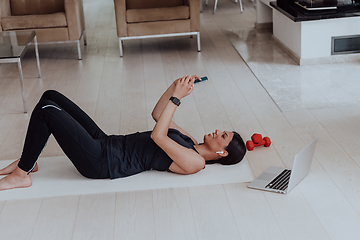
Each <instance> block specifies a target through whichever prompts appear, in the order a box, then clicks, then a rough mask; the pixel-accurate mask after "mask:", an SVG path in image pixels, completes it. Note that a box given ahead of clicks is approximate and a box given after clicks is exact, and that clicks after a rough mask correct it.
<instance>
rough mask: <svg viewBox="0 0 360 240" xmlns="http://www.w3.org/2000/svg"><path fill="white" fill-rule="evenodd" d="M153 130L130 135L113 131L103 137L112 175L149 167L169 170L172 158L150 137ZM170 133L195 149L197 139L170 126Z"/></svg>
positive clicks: (126, 173) (184, 144) (134, 172)
mask: <svg viewBox="0 0 360 240" xmlns="http://www.w3.org/2000/svg"><path fill="white" fill-rule="evenodd" d="M150 135H151V131H147V132H141V133H139V132H137V133H133V134H129V135H110V136H108V137H106V139H105V141H104V146H103V147H104V149H105V153H104V154H105V156H106V158H107V161H108V165H109V173H110V178H111V179H115V178H121V177H127V176H131V175H134V174H137V173H140V172H143V171H146V170H150V169H155V170H158V171H166V170H168V169H169V167H170V165H171V163H172V162H173V161H172V160H171V158H170V157H169V156H168V155H167V154H166V153H165V152H164V151H163V150H162V149H161V148H160V147H159V146H158V145H156V143H155V142H154V141H153V140H152V139H151V137H150ZM168 137H169V138H171V139H172V140H174V141H175V142H177V143H178V144H180V145H182V146H184V147H186V148H190V149H193V150H194V151H196V150H195V147H194V142H193V141H192V140H191V138H189V137H188V136H186V135H184V134H182V133H180V132H179V131H178V130H175V129H169V131H168Z"/></svg>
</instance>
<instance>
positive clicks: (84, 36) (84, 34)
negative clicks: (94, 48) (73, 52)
mask: <svg viewBox="0 0 360 240" xmlns="http://www.w3.org/2000/svg"><path fill="white" fill-rule="evenodd" d="M83 40H84V45H87V41H86V33H85V30H84V32H83Z"/></svg>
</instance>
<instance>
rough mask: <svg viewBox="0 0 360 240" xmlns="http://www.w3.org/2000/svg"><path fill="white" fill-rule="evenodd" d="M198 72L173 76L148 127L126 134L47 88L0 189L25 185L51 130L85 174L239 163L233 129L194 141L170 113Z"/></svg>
mask: <svg viewBox="0 0 360 240" xmlns="http://www.w3.org/2000/svg"><path fill="white" fill-rule="evenodd" d="M195 78H198V77H197V76H191V75H188V76H185V77H182V78H179V79H177V80H175V81H174V82H173V83H172V84H171V86H170V87H169V88H168V89H167V90H166V91H165V93H164V94H163V95H162V96H161V98H160V99H159V101H158V103H157V104H156V106H155V108H154V110H153V112H152V116H153V118H154V119H155V121H156V125H155V127H154V129H153V131H148V132H141V133H139V132H137V133H134V134H129V135H106V134H105V133H104V132H103V131H102V130H101V129H100V128H99V127H98V126H97V125H96V124H95V123H94V121H93V120H92V119H91V118H90V117H89V116H88V115H86V113H85V112H84V111H82V110H81V109H80V108H79V107H78V106H77V105H76V104H75V103H73V102H72V101H71V100H69V99H68V98H66V97H65V96H64V95H62V94H60V93H59V92H56V91H53V90H49V91H46V92H45V93H44V94H43V95H42V97H41V99H40V101H39V103H38V104H37V105H36V107H35V109H34V110H33V112H32V115H31V118H30V122H29V126H28V130H27V135H26V138H25V144H24V148H23V152H22V155H21V158H20V159H19V160H17V161H15V162H13V163H12V164H10V165H9V166H7V167H6V168H4V169H2V170H0V175H7V176H6V177H4V178H3V179H1V180H0V190H6V189H12V188H23V187H30V186H31V184H32V181H31V177H30V173H31V172H36V171H37V170H38V166H37V163H36V161H37V159H38V157H39V155H40V154H41V152H42V149H43V148H44V147H45V145H46V142H47V141H48V138H49V136H50V134H53V135H54V137H55V139H56V141H57V142H58V144H59V145H60V147H61V148H62V150H63V151H64V152H65V154H66V155H67V157H68V158H69V159H70V160H71V162H72V163H73V164H74V166H75V167H76V169H77V170H78V171H79V172H80V174H82V175H83V176H85V177H87V178H93V179H104V178H111V179H114V178H120V177H126V176H130V175H134V174H137V173H140V172H143V171H146V170H151V169H155V170H159V171H170V172H174V173H180V174H192V173H196V172H198V171H200V170H202V169H203V168H204V167H205V164H206V163H220V164H224V165H231V164H236V163H238V162H240V161H241V160H242V159H243V157H244V155H245V152H246V148H245V144H244V142H243V140H242V138H241V137H240V135H239V134H238V133H236V132H228V131H225V132H221V131H219V130H216V131H215V132H214V133H211V134H208V135H205V136H204V143H201V144H198V142H197V141H196V140H195V139H194V138H193V137H191V136H190V135H189V134H188V133H187V132H185V131H184V130H183V129H181V128H180V127H179V126H177V125H176V124H175V123H174V122H173V121H172V118H173V115H174V113H175V110H176V108H177V107H178V106H179V104H180V100H181V99H182V98H184V97H186V96H187V95H189V94H190V93H191V92H192V90H193V87H194V81H195ZM10 173H11V174H10Z"/></svg>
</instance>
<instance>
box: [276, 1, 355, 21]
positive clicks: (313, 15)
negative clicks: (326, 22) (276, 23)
mask: <svg viewBox="0 0 360 240" xmlns="http://www.w3.org/2000/svg"><path fill="white" fill-rule="evenodd" d="M270 5H271V6H272V7H273V8H275V9H276V10H278V11H279V12H281V13H282V14H284V15H285V16H287V17H288V18H290V19H291V20H293V21H294V22H303V21H314V20H323V19H332V18H345V17H360V7H359V6H356V7H339V8H338V9H336V10H315V11H314V10H312V11H311V10H306V9H303V8H302V7H300V6H297V5H296V4H295V3H290V4H289V1H286V0H278V1H276V2H270Z"/></svg>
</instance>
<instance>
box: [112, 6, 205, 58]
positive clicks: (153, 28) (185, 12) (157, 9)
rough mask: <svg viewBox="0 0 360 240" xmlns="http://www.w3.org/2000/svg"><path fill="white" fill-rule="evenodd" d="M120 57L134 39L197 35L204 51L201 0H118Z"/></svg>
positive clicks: (117, 21) (117, 22) (117, 16)
mask: <svg viewBox="0 0 360 240" xmlns="http://www.w3.org/2000/svg"><path fill="white" fill-rule="evenodd" d="M114 5H115V16H116V26H117V35H118V38H119V48H120V57H122V56H123V48H122V42H123V41H124V40H130V39H139V38H140V39H141V38H156V37H173V36H184V35H190V36H191V35H197V45H198V51H199V52H200V10H199V0H114Z"/></svg>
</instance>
